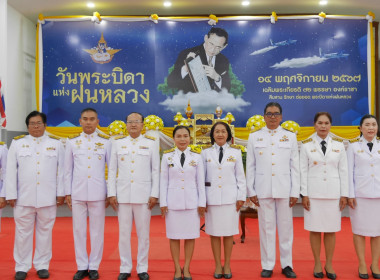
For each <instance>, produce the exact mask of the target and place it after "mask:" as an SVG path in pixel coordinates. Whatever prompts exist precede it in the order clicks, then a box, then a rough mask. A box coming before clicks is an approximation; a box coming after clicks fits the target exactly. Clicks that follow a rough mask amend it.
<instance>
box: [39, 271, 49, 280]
mask: <svg viewBox="0 0 380 280" xmlns="http://www.w3.org/2000/svg"><path fill="white" fill-rule="evenodd" d="M37 275H38V277H40V279H48V278H49V276H50V275H49V271H48V270H47V269H40V270H38V271H37Z"/></svg>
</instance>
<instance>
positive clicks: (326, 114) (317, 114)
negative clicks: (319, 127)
mask: <svg viewBox="0 0 380 280" xmlns="http://www.w3.org/2000/svg"><path fill="white" fill-rule="evenodd" d="M320 116H326V117H327V118H328V119H329V121H330V124H332V117H331V115H330V113H329V112H318V113H316V114H315V116H314V124H316V123H317V121H318V119H319V117H320Z"/></svg>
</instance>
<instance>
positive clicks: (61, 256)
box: [0, 216, 371, 280]
mask: <svg viewBox="0 0 380 280" xmlns="http://www.w3.org/2000/svg"><path fill="white" fill-rule="evenodd" d="M1 229H2V231H1V233H0V250H1V254H0V279H1V280H8V279H9V280H10V279H14V260H13V243H14V221H13V219H12V218H2V225H1ZM150 242H151V247H150V255H149V274H150V277H151V278H150V279H151V280H170V279H173V274H174V268H173V263H172V260H171V256H170V249H169V241H168V239H166V237H165V221H164V219H163V218H161V217H160V216H154V217H152V222H151V234H150ZM235 242H236V244H235V245H234V248H233V253H232V261H231V268H232V274H233V278H232V279H236V280H237V279H239V280H250V279H260V271H261V264H260V247H259V230H258V221H257V219H247V220H246V239H245V243H240V236H238V235H236V236H235ZM132 243H133V245H132V250H133V260H134V269H133V271H132V277H131V278H130V279H135V280H137V279H138V277H137V273H136V271H135V265H136V252H137V236H136V232H135V230H133V232H132ZM181 246H182V244H181ZM366 256H367V260H368V262H367V263H368V264H369V260H370V250H369V242H368V241H367V251H366ZM322 259H323V260H324V256H323V251H322ZM182 260H183V254H182ZM293 260H294V270H295V272H296V273H297V275H298V277H297V279H314V278H313V256H312V253H311V249H310V244H309V233H308V232H307V231H305V230H304V229H303V218H302V217H297V218H294V246H293ZM182 263H183V261H182ZM119 265H120V262H119V252H118V221H117V218H116V217H107V218H106V228H105V243H104V254H103V261H102V263H101V266H100V269H99V273H100V279H104V280H112V279H114V280H116V279H117V276H118V274H119ZM334 269H335V271H336V273H337V275H338V279H359V277H358V262H357V258H356V255H355V250H354V246H353V242H352V232H351V225H350V220H349V218H346V217H344V218H342V231H341V232H339V233H337V238H336V249H335V255H334ZM368 269H369V268H368ZM49 271H50V273H51V277H50V279H60V280H61V279H62V280H69V279H72V277H73V275H74V273H75V271H76V264H75V256H74V241H73V233H72V221H71V218H70V217H58V218H57V220H56V223H55V226H54V230H53V259H52V261H51V264H50V269H49ZM213 272H214V261H213V257H212V252H211V246H210V240H209V237H208V236H207V235H206V234H205V233H203V232H201V237H200V238H199V239H197V240H196V243H195V251H194V257H193V261H192V263H191V273H192V277H193V279H194V280H206V279H214V278H213ZM325 278H326V277H325ZM370 278H371V277H370ZM27 279H30V280H33V279H39V278H38V277H37V275H36V271H35V270H34V269H31V270H30V271H29V273H28V277H27ZM85 279H88V278H85ZM272 279H286V278H285V276H284V275H282V274H281V267H280V262H279V253H278V252H277V262H276V267H275V269H274V274H273V277H272Z"/></svg>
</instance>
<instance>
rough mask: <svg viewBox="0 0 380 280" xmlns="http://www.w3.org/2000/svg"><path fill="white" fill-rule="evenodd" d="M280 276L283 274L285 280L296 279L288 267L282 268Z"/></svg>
mask: <svg viewBox="0 0 380 280" xmlns="http://www.w3.org/2000/svg"><path fill="white" fill-rule="evenodd" d="M282 274H284V275H285V276H286V278H297V275H296V274H295V272H294V271H293V269H292V268H291V267H290V266H287V267H285V268H283V269H282Z"/></svg>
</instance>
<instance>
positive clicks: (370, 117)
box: [360, 114, 379, 126]
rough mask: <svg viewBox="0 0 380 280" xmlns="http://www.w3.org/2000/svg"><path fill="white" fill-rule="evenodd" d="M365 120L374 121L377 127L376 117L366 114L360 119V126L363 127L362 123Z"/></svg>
mask: <svg viewBox="0 0 380 280" xmlns="http://www.w3.org/2000/svg"><path fill="white" fill-rule="evenodd" d="M366 119H375V121H376V123H377V124H378V125H379V123H378V121H377V119H376V117H375V116H374V115H371V114H366V115H364V116H363V117H362V118H361V119H360V126H362V125H363V122H364V121H365V120H366Z"/></svg>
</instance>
